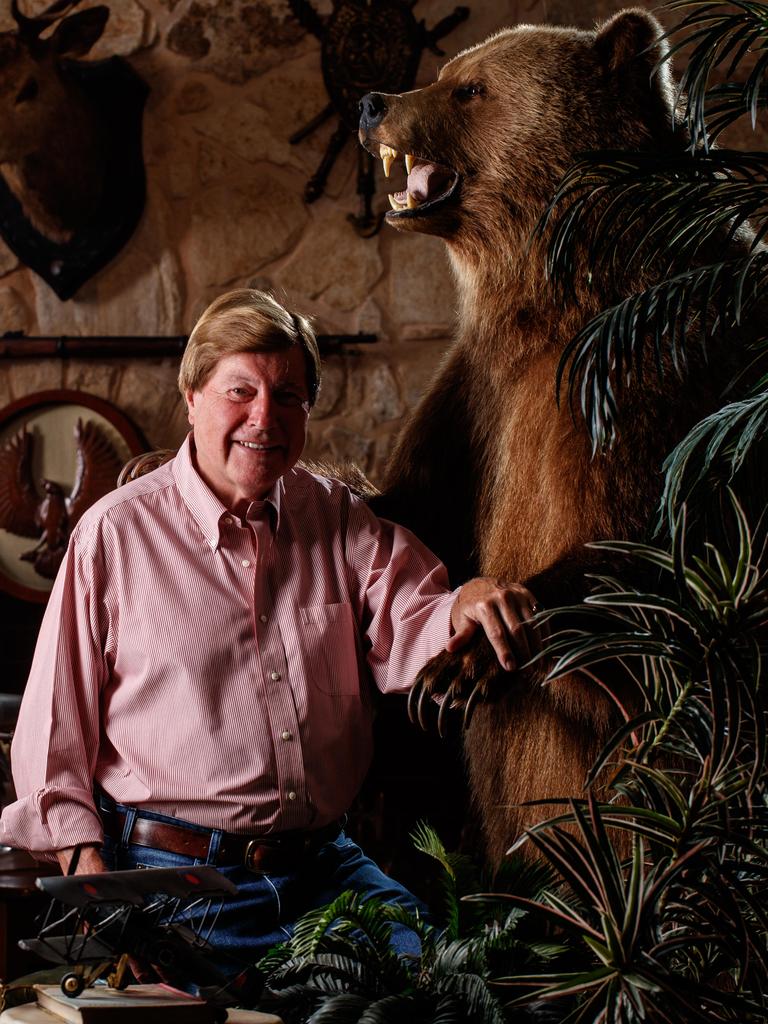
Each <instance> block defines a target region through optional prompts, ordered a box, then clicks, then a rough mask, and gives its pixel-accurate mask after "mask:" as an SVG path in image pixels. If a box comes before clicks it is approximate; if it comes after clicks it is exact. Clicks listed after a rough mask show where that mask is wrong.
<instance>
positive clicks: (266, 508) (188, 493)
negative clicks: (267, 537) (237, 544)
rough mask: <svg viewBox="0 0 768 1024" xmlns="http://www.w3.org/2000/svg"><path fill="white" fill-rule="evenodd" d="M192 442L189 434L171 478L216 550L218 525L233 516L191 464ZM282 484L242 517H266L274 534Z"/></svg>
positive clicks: (252, 518) (278, 520)
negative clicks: (226, 517)
mask: <svg viewBox="0 0 768 1024" xmlns="http://www.w3.org/2000/svg"><path fill="white" fill-rule="evenodd" d="M194 446H195V441H194V437H193V434H192V432H191V431H190V433H189V434H187V437H186V439H185V441H184V443H183V444H182V446H181V448H179V450H178V452H177V453H176V458H175V459H174V460H173V477H174V480H175V481H176V487H177V488H178V491H179V494H180V495H181V497H182V499H183V501H184V504H185V505H186V506H187V508H188V509H189V511H190V513H191V515H192V518H193V519H194V520H195V522H196V523H197V525H198V526H199V527H200V529H201V531H202V533H203V536H204V537H205V539H206V541H207V542H208V544H210V546H211V548H212V549H213V550H214V551H215V550H216V548H217V547H218V546H219V542H220V533H221V522H222V520H223V519H224V517H225V516H229V515H232V514H233V513H231V512H230V510H229V509H228V508H227V507H226V506H225V505H223V504H222V502H221V501H220V500H219V499H218V498H217V497H216V495H215V494H214V493H213V491H212V490H211V489H210V487H209V486H208V485H207V484H206V482H205V481H204V480H203V478H202V477H201V476H200V474H199V472H198V471H197V469H196V467H195V463H194V455H193V453H194ZM283 490H284V485H283V481H282V479H281V480H278V481H277V483H276V484H275V485H274V487H273V488H272V490H271V491H270V492H269V494H268V495H267V496H266V497H265V498H263V499H260V500H258V501H253V502H251V504H250V505H249V506H248V510H247V512H246V514H245V517H246V519H247V520H248V521H249V522H254V521H257V520H259V519H261V518H263V517H264V516H265V513H266V519H267V522H268V524H269V528H270V532H271V533H272V535H274V534H275V533H276V532H277V529H278V527H279V525H280V503H281V497H282V494H283Z"/></svg>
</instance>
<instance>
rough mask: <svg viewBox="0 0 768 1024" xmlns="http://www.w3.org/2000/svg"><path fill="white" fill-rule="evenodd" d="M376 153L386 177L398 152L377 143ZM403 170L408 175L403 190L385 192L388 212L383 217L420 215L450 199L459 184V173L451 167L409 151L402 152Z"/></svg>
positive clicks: (430, 211) (429, 211)
mask: <svg viewBox="0 0 768 1024" xmlns="http://www.w3.org/2000/svg"><path fill="white" fill-rule="evenodd" d="M379 156H380V157H381V162H382V164H383V165H384V177H385V178H388V177H389V175H390V170H391V168H392V164H393V162H394V161H395V160H397V158H398V156H399V154H398V152H397V150H396V149H393V148H392V147H391V146H387V145H385V144H384V143H381V145H380V146H379ZM405 170H406V173H407V174H408V182H407V184H406V187H405V189H404V190H403V191H402V192H390V193H388V196H387V198H388V199H389V204H390V206H391V207H392V212H391V213H388V214H387V217H393V216H397V217H420V216H422V215H423V214H425V213H432V212H433V211H434V210H435V209H437V207H438V206H442V204H443V203H444V202H445V201H446V200H448V199H450V197H451V196H452V195H453V193H454V192H455V191H456V189H457V187H458V184H459V175H458V173H457V172H456V171H454V170H453V169H452V168H450V167H446V166H445V165H444V164H438V163H434V162H433V161H431V160H422V159H421V158H420V157H417V156H411V154H410V153H406V154H405Z"/></svg>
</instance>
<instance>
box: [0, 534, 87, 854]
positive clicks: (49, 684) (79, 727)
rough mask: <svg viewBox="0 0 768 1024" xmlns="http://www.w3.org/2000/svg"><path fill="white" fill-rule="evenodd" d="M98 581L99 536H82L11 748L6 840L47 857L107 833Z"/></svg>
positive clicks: (59, 589) (45, 632)
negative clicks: (99, 764) (101, 788)
mask: <svg viewBox="0 0 768 1024" xmlns="http://www.w3.org/2000/svg"><path fill="white" fill-rule="evenodd" d="M99 576H100V574H99V571H98V560H97V559H95V558H94V537H93V536H83V535H82V534H81V535H79V537H78V535H77V533H76V535H75V536H73V539H72V541H71V542H70V545H69V548H68V550H67V554H66V556H65V559H64V562H63V563H62V566H61V569H60V570H59V573H58V576H57V578H56V582H55V584H54V587H53V590H52V592H51V596H50V599H49V602H48V607H47V609H46V613H45V617H44V619H43V624H42V626H41V629H40V635H39V637H38V641H37V647H36V649H35V656H34V659H33V662H32V669H31V671H30V675H29V679H28V681H27V686H26V689H25V691H24V698H23V700H22V705H21V710H20V712H19V720H18V724H17V727H16V731H15V735H14V739H13V744H12V747H11V766H12V771H13V781H14V785H15V788H16V795H17V800H16V801H15V802H14V803H12V804H9V805H8V806H7V807H6V808H5V809H4V811H3V814H2V818H1V819H0V839H1V840H2V842H4V843H6V844H8V845H10V846H15V847H18V848H20V849H25V850H30V851H32V852H33V853H35V854H38V855H40V856H43V857H46V858H52V855H53V853H54V852H55V851H56V850H60V849H65V848H67V847H70V846H74V845H76V844H78V843H100V842H101V840H102V835H103V833H102V827H101V822H100V820H99V817H98V815H97V813H96V808H95V805H94V801H93V772H94V767H95V764H96V758H97V756H98V750H99V720H100V718H99V694H100V691H101V688H102V686H103V683H104V680H105V679H106V661H105V655H104V648H105V633H106V628H105V620H106V613H105V610H104V607H103V604H102V603H101V601H100V600H99V598H98V596H97V595H98V591H99Z"/></svg>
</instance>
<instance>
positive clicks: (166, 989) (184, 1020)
mask: <svg viewBox="0 0 768 1024" xmlns="http://www.w3.org/2000/svg"><path fill="white" fill-rule="evenodd" d="M35 991H36V992H37V1005H38V1006H41V1007H42V1008H43V1009H44V1010H47V1011H48V1012H49V1013H53V1014H55V1015H56V1016H57V1017H59V1018H60V1019H61V1020H66V1021H69V1022H70V1024H138V1022H140V1024H174V1022H177V1024H213V1022H214V1021H216V1020H217V1011H216V1009H215V1008H214V1007H213V1006H211V1005H210V1004H209V1003H207V1002H206V1001H205V1000H204V999H198V998H197V997H196V996H190V995H187V993H186V992H180V991H179V990H178V989H176V988H171V986H170V985H162V984H159V985H129V986H128V987H127V988H124V989H122V990H120V989H114V988H108V987H107V986H106V985H98V986H96V987H94V988H88V989H86V990H85V992H83V993H82V995H79V996H74V997H70V996H66V995H64V993H63V992H62V991H61V989H60V988H59V986H58V985H35Z"/></svg>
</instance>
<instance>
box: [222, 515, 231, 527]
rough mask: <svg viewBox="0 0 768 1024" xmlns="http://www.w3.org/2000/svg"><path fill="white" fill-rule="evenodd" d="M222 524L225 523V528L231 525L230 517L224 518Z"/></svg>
mask: <svg viewBox="0 0 768 1024" xmlns="http://www.w3.org/2000/svg"><path fill="white" fill-rule="evenodd" d="M223 522H225V523H226V524H227V526H231V525H232V516H224V519H223Z"/></svg>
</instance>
